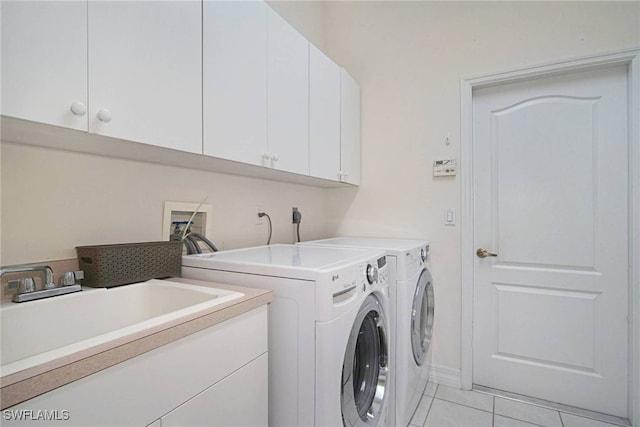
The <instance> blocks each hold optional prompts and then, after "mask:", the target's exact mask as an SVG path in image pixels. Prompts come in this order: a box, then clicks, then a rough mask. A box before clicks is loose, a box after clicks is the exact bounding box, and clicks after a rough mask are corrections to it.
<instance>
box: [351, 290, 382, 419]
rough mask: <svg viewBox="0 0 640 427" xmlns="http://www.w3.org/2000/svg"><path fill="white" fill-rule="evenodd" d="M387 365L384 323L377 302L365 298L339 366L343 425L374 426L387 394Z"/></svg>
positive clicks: (373, 299) (376, 299)
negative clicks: (340, 367)
mask: <svg viewBox="0 0 640 427" xmlns="http://www.w3.org/2000/svg"><path fill="white" fill-rule="evenodd" d="M388 363H389V346H388V342H387V320H386V318H385V314H384V311H383V310H382V307H381V305H380V301H379V300H378V298H376V297H375V296H374V295H369V296H368V297H367V298H366V299H365V301H364V303H363V304H362V306H361V307H360V310H359V311H358V315H357V316H356V319H355V321H354V324H353V327H352V329H351V334H350V335H349V342H348V343H347V350H346V351H345V355H344V362H343V364H342V391H341V396H340V399H341V407H342V423H343V425H345V426H354V427H355V426H365V425H366V426H369V425H378V421H379V419H380V418H381V416H382V413H383V409H384V403H385V399H386V397H387V391H388V389H387V379H388V375H389V364H388ZM380 425H381V424H380Z"/></svg>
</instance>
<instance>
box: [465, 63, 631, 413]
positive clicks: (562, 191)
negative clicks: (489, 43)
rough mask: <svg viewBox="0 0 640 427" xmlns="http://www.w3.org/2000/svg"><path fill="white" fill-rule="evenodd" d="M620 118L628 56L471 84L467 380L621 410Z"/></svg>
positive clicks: (623, 245)
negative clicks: (602, 65) (592, 66)
mask: <svg viewBox="0 0 640 427" xmlns="http://www.w3.org/2000/svg"><path fill="white" fill-rule="evenodd" d="M627 121H628V105H627V68H626V66H616V67H610V68H607V69H600V70H591V71H582V72H574V73H571V74H563V75H561V76H554V77H546V78H541V79H536V80H532V81H526V82H520V83H511V84H505V85H501V86H494V87H489V88H483V89H478V90H475V91H474V93H473V125H474V129H473V147H474V148H473V157H474V160H473V161H474V167H473V169H474V184H473V185H474V195H473V198H474V200H473V203H474V212H473V214H474V223H473V228H474V242H475V247H476V248H477V249H479V248H484V249H486V252H485V253H480V254H479V255H478V256H476V257H475V265H474V307H473V310H474V311H473V316H474V329H473V337H474V338H473V382H474V384H476V385H482V386H487V387H491V388H495V389H501V390H506V391H511V392H515V393H520V394H524V395H528V396H532V397H537V398H541V399H546V400H551V401H555V402H559V403H563V404H568V405H572V406H577V407H582V408H586V409H590V410H594V411H599V412H604V413H608V414H612V415H617V416H621V417H626V416H627V415H628V413H627V390H628V388H627V382H628V375H629V374H628V354H629V353H628V343H627V341H628V318H627V315H628V300H627V298H628V276H627V274H628V265H629V258H628V253H629V252H628V241H627V240H628V213H627V212H628V206H627V202H628V160H627V156H628V153H627V151H628V142H627V141H628V130H627V129H628V125H627ZM494 254H496V255H497V256H492V255H494ZM481 255H484V257H481Z"/></svg>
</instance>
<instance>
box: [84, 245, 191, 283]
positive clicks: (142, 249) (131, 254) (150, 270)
mask: <svg viewBox="0 0 640 427" xmlns="http://www.w3.org/2000/svg"><path fill="white" fill-rule="evenodd" d="M76 251H77V253H78V263H79V265H80V270H82V271H84V280H83V281H82V284H83V285H85V286H90V287H93V288H110V287H113V286H119V285H126V284H129V283H137V282H144V281H145V280H149V279H160V278H165V277H179V276H180V271H181V264H182V242H180V241H172V242H145V243H123V244H116V245H96V246H78V247H76Z"/></svg>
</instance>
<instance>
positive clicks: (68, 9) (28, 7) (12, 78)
mask: <svg viewBox="0 0 640 427" xmlns="http://www.w3.org/2000/svg"><path fill="white" fill-rule="evenodd" d="M86 110H87V3H86V2H80V1H78V2H75V1H66V2H57V1H55V2H54V1H51V2H45V1H40V2H30V1H3V2H2V114H3V115H5V116H11V117H17V118H20V119H26V120H32V121H37V122H41V123H47V124H51V125H56V126H63V127H67V128H72V129H78V130H84V131H86V130H87V123H88V122H87V111H86Z"/></svg>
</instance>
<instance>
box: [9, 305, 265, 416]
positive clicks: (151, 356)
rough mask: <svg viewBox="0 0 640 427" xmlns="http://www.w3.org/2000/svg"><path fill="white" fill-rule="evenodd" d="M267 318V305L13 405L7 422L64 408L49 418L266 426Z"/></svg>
mask: <svg viewBox="0 0 640 427" xmlns="http://www.w3.org/2000/svg"><path fill="white" fill-rule="evenodd" d="M267 323H268V322H267V306H266V305H264V306H261V307H258V308H256V309H254V310H251V311H249V312H247V313H244V314H241V315H239V316H236V317H234V318H232V319H229V320H227V321H224V322H222V323H219V324H217V325H214V326H211V327H209V328H207V329H204V330H202V331H200V332H197V333H195V334H192V335H189V336H186V337H184V338H182V339H179V340H177V341H174V342H172V343H169V344H167V345H165V346H162V347H159V348H157V349H155V350H152V351H149V352H147V353H144V354H141V355H139V356H137V357H134V358H132V359H129V360H127V361H125V362H122V363H119V364H117V365H114V366H112V367H110V368H107V369H104V370H102V371H99V372H97V373H95V374H93V375H90V376H88V377H85V378H82V379H80V380H78V381H74V382H72V383H70V384H67V385H65V386H63V387H60V388H58V389H55V390H52V391H50V392H48V393H45V394H43V395H41V396H38V397H35V398H33V399H31V400H28V401H26V402H23V403H21V404H19V405H16V406H13V407H11V408H9V409H7V410H5V411H4V413H3V420H2V425H3V427H6V426H28V425H34V426H38V425H43V422H42V420H41V419H40V420H37V419H33V420H29V419H26V420H25V419H23V420H17V419H15V418H17V417H18V416H19V414H23V415H24V414H27V415H28V414H38V413H43V412H39V411H49V412H48V413H52V411H58V412H57V413H58V414H61V415H62V416H60V417H58V418H60V419H58V420H47V422H46V423H45V424H46V425H53V426H56V425H60V426H147V425H153V426H158V427H159V426H167V425H169V426H173V425H187V426H188V425H206V426H210V427H216V426H231V425H247V426H249V425H256V426H257V425H261V426H266V425H267V423H268V413H267V407H268V406H267V405H268V401H267V397H268V396H267V395H268V387H267V357H268V356H267V333H268V332H267ZM7 411H9V412H7ZM7 413H10V414H15V417H9V416H7V415H6V414H7ZM8 418H9V419H8Z"/></svg>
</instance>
